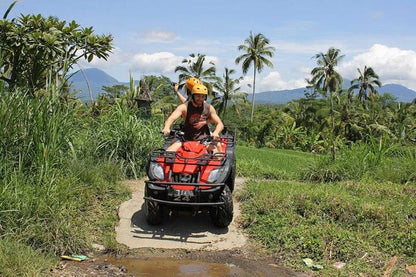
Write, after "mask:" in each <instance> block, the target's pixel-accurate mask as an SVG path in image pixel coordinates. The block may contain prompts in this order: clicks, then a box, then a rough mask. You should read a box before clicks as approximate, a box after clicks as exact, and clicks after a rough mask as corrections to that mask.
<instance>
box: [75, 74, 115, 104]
mask: <svg viewBox="0 0 416 277" xmlns="http://www.w3.org/2000/svg"><path fill="white" fill-rule="evenodd" d="M84 74H85V76H86V78H87V80H88V83H89V85H90V88H91V92H92V95H93V99H94V100H97V98H98V94H99V93H101V92H103V91H102V87H103V86H109V87H111V86H114V85H117V84H119V81H117V80H116V79H115V78H113V77H111V76H110V75H108V74H107V73H105V72H104V71H102V70H100V69H97V68H87V69H84ZM69 80H70V82H71V81H72V85H71V90H72V91H79V93H78V94H77V96H78V98H79V99H82V100H84V101H89V100H90V95H89V92H88V85H87V81H86V80H85V78H84V75H83V74H82V72H81V71H78V72H77V73H75V74H74V75H73V76H72V77H71V78H70V79H69Z"/></svg>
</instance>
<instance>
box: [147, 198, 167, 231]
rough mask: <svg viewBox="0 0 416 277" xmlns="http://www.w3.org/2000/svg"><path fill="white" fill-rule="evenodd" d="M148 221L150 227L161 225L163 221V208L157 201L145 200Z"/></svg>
mask: <svg viewBox="0 0 416 277" xmlns="http://www.w3.org/2000/svg"><path fill="white" fill-rule="evenodd" d="M144 206H145V209H144V211H145V214H146V221H147V223H148V224H149V225H160V224H161V223H162V221H163V207H162V205H160V204H159V203H157V202H155V201H150V200H145V202H144Z"/></svg>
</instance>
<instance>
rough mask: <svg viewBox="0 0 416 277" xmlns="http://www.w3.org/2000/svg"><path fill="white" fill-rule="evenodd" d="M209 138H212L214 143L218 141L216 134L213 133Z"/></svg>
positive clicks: (218, 137)
mask: <svg viewBox="0 0 416 277" xmlns="http://www.w3.org/2000/svg"><path fill="white" fill-rule="evenodd" d="M211 137H212V139H213V140H214V141H218V140H219V139H220V136H219V135H218V133H216V132H213V133H212V135H211Z"/></svg>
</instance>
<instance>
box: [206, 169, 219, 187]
mask: <svg viewBox="0 0 416 277" xmlns="http://www.w3.org/2000/svg"><path fill="white" fill-rule="evenodd" d="M219 175H220V170H219V168H217V169H214V170H212V171H211V172H210V173H209V176H208V180H207V182H208V183H214V182H216V181H217V179H218V176H219Z"/></svg>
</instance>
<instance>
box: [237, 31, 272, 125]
mask: <svg viewBox="0 0 416 277" xmlns="http://www.w3.org/2000/svg"><path fill="white" fill-rule="evenodd" d="M269 44H270V41H269V39H267V38H266V37H265V36H264V35H263V34H261V33H259V34H253V33H252V32H250V36H249V37H248V38H247V39H246V40H244V44H241V45H240V46H238V50H240V51H244V52H245V53H244V54H242V55H241V56H238V57H237V58H236V59H235V63H236V64H239V63H240V62H242V65H241V68H242V70H243V73H244V74H246V73H247V71H248V70H249V68H250V66H251V65H253V86H252V88H253V95H252V98H251V121H253V116H254V94H255V92H256V73H257V72H258V73H260V72H261V71H262V70H263V68H264V66H265V65H267V66H269V67H273V63H272V62H271V61H269V60H268V59H267V57H270V58H272V57H273V56H274V51H275V48H274V47H272V46H269Z"/></svg>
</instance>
